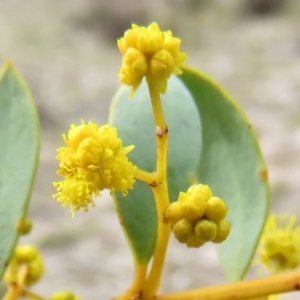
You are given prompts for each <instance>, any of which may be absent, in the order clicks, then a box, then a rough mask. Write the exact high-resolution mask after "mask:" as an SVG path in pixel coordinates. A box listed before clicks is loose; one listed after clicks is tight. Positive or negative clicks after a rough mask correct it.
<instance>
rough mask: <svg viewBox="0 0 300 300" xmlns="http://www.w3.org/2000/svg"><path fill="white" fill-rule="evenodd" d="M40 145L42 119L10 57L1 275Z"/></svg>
mask: <svg viewBox="0 0 300 300" xmlns="http://www.w3.org/2000/svg"><path fill="white" fill-rule="evenodd" d="M39 145H40V132H39V122H38V116H37V112H36V108H35V106H34V102H33V99H32V96H31V94H30V92H29V89H28V87H27V85H26V84H25V82H24V80H23V79H22V78H21V76H20V75H19V73H18V71H17V70H16V69H15V68H14V67H13V65H12V63H11V62H10V61H7V62H6V64H5V65H4V67H3V68H2V70H1V71H0V228H1V230H0V241H1V243H0V276H2V274H3V271H4V269H5V266H6V264H7V263H8V261H9V258H10V256H11V254H12V251H13V250H14V247H15V244H16V242H17V240H18V232H17V230H16V225H17V223H18V221H19V220H21V219H22V218H24V217H25V215H26V213H27V207H28V203H29V199H30V195H31V190H32V185H33V180H34V177H35V173H36V169H37V163H38V156H39Z"/></svg>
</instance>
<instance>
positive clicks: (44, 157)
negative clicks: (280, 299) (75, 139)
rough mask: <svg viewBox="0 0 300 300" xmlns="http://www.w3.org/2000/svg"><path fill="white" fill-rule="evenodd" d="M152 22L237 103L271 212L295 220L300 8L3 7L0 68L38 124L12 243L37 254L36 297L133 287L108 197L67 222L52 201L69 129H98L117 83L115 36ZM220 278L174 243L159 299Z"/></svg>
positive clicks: (286, 1) (203, 0)
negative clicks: (14, 75)
mask: <svg viewBox="0 0 300 300" xmlns="http://www.w3.org/2000/svg"><path fill="white" fill-rule="evenodd" d="M152 21H157V22H158V23H159V25H160V27H161V28H162V29H163V30H168V29H171V30H172V31H173V33H174V35H175V36H179V37H181V38H182V50H183V51H184V52H187V53H188V55H189V59H188V64H192V65H194V66H195V67H197V68H200V69H202V70H203V71H205V72H207V73H208V74H209V75H211V76H212V77H214V78H215V79H216V80H217V81H218V82H219V83H221V84H222V85H223V86H224V87H225V88H226V89H227V90H228V91H229V92H230V93H231V94H232V95H233V96H234V97H235V98H236V99H237V100H238V101H239V102H240V104H241V106H242V107H243V108H244V109H245V111H246V113H247V114H248V116H249V119H250V121H251V123H252V125H253V127H254V129H255V130H256V132H257V135H258V137H259V140H260V142H261V148H262V151H263V153H264V155H265V158H266V161H267V165H268V169H269V178H270V184H271V191H272V192H271V197H272V204H271V210H272V211H273V212H278V213H295V214H297V215H298V216H300V207H299V201H300V199H299V195H300V184H299V178H300V158H299V153H300V126H299V125H300V105H299V101H300V1H298V0H242V1H241V0H153V1H145V0H139V1H137V0H109V1H107V0H98V1H96V0H64V1H61V0H51V1H50V0H43V1H41V0H28V1H23V0H1V1H0V62H1V65H2V64H3V63H4V61H5V59H6V58H10V59H12V60H13V61H14V63H15V65H16V66H17V68H18V69H19V70H20V72H21V73H22V74H23V76H24V78H25V80H26V81H27V82H28V84H29V86H30V88H31V91H32V94H33V96H34V99H35V101H36V104H37V106H38V110H39V114H40V119H41V124H42V152H41V161H40V166H39V171H38V176H37V180H36V184H35V188H34V194H33V199H32V203H31V207H30V212H29V213H30V217H31V218H32V220H33V222H34V229H33V231H32V233H31V234H30V236H28V237H25V238H22V239H21V243H34V244H36V245H37V246H38V247H40V249H41V251H42V253H43V255H44V259H45V264H46V266H47V273H46V274H45V276H44V278H43V279H42V281H41V282H40V283H39V284H38V285H37V286H35V287H34V290H35V291H37V292H39V293H41V294H42V295H45V296H49V295H50V294H51V293H52V292H54V291H57V290H62V289H69V290H72V291H74V292H75V293H76V294H78V295H79V296H81V297H82V298H83V299H86V300H91V299H110V298H111V297H112V296H115V295H117V294H119V293H121V292H122V291H123V290H124V289H126V287H127V286H128V285H129V283H130V282H131V279H132V274H133V270H132V261H131V256H130V252H129V250H128V247H127V244H126V241H125V238H124V237H123V235H122V232H121V229H120V226H119V223H118V220H117V216H116V214H115V212H114V208H113V204H112V201H111V200H110V196H109V194H108V193H104V194H103V197H102V198H101V199H97V201H96V205H97V206H96V208H93V209H91V210H90V212H89V213H84V212H79V213H77V214H76V216H75V218H74V219H71V216H70V212H69V210H68V209H62V208H61V206H60V203H58V202H56V201H55V200H53V199H52V198H51V195H52V194H53V193H54V188H53V187H52V181H53V180H56V179H57V177H56V174H55V171H56V169H57V167H58V163H57V161H56V160H55V155H56V148H57V147H58V146H60V145H62V140H61V134H62V133H63V132H66V131H67V130H68V128H69V126H70V124H71V123H77V124H78V123H80V119H81V118H83V119H84V120H86V121H88V120H92V121H95V122H98V123H100V124H101V123H106V122H107V114H108V110H109V103H110V101H111V99H112V97H113V95H114V93H115V91H116V89H117V88H118V87H119V85H120V84H119V81H118V77H117V73H118V70H119V68H120V61H121V54H120V53H119V52H118V49H117V47H116V39H117V38H118V37H121V36H122V35H123V33H124V31H125V30H126V29H128V28H129V27H130V24H131V23H133V22H136V23H138V24H139V25H148V24H149V23H150V22H152ZM225 281H226V279H225V277H224V275H223V273H222V271H221V270H220V267H219V264H218V261H217V257H216V253H215V250H214V247H213V246H205V247H204V248H203V249H197V250H188V249H187V248H185V246H183V245H181V244H178V243H176V242H175V240H174V239H173V237H172V240H171V244H170V247H169V252H168V257H167V265H166V269H165V272H164V276H163V283H162V288H161V291H164V292H167V291H174V290H182V289H188V288H193V287H200V286H206V285H211V284H217V283H223V282H225ZM295 297H296V296H294V298H293V295H289V296H288V298H286V299H296V298H295ZM297 297H299V295H298V296H297Z"/></svg>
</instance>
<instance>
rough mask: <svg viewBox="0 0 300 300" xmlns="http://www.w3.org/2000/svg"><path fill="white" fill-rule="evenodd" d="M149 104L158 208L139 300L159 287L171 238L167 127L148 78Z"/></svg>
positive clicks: (154, 87) (157, 97) (156, 89)
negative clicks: (153, 243)
mask: <svg viewBox="0 0 300 300" xmlns="http://www.w3.org/2000/svg"><path fill="white" fill-rule="evenodd" d="M147 83H148V88H149V93H150V97H151V103H152V108H153V115H154V123H155V130H156V132H155V133H156V145H157V161H156V173H155V176H156V185H152V186H151V188H152V191H153V194H154V198H155V203H156V209H157V219H158V228H157V237H156V246H155V251H154V256H153V262H152V266H151V269H150V272H149V275H148V277H147V279H146V283H145V286H144V289H143V293H142V299H143V300H147V299H152V298H153V296H154V295H155V293H156V291H157V290H158V288H159V285H160V279H161V273H162V270H163V266H164V261H165V255H166V251H167V246H168V242H169V237H170V232H171V228H170V224H169V222H168V221H167V220H166V219H165V212H166V210H167V208H168V206H169V203H170V202H169V194H168V186H167V178H166V177H167V151H168V128H167V126H166V123H165V119H164V114H163V110H162V105H161V100H160V93H159V89H158V86H157V84H156V83H155V82H153V81H152V80H151V78H147Z"/></svg>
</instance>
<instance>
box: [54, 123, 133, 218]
mask: <svg viewBox="0 0 300 300" xmlns="http://www.w3.org/2000/svg"><path fill="white" fill-rule="evenodd" d="M63 139H64V141H65V143H66V146H65V147H61V148H59V149H58V154H57V159H58V160H59V161H60V164H59V167H60V168H59V170H58V171H57V174H59V175H61V176H63V177H64V180H63V181H59V182H54V186H55V187H56V189H57V193H56V194H55V195H53V197H54V198H56V199H57V200H58V201H60V202H62V205H63V206H65V205H70V207H71V212H72V214H73V213H74V210H75V211H77V210H79V209H80V208H83V209H84V210H87V209H88V206H89V205H94V201H93V198H95V197H97V196H100V195H101V193H100V192H101V191H102V190H104V189H109V190H110V191H111V192H114V191H121V192H122V193H123V194H124V195H126V194H127V191H128V189H131V188H132V187H133V184H134V182H135V180H134V178H133V175H134V172H135V170H136V167H135V166H134V165H133V164H132V163H131V162H130V161H129V160H128V158H127V154H128V153H129V152H130V151H131V150H132V149H133V148H134V147H133V146H129V147H123V145H122V141H121V139H120V138H119V137H118V135H117V129H116V128H114V127H109V126H108V125H104V126H100V127H99V126H98V125H97V124H95V123H92V122H89V123H88V124H85V123H84V122H83V121H82V124H81V125H78V126H76V125H72V126H71V129H70V130H69V133H68V135H63Z"/></svg>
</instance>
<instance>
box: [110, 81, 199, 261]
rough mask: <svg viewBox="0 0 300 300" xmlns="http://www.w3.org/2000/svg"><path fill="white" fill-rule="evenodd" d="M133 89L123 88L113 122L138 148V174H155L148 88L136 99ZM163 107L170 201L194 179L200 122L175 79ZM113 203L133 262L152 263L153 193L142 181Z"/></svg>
mask: <svg viewBox="0 0 300 300" xmlns="http://www.w3.org/2000/svg"><path fill="white" fill-rule="evenodd" d="M129 93H130V88H128V87H122V88H121V89H120V91H119V92H118V93H117V95H116V97H115V99H114V102H113V104H112V109H111V115H110V123H111V124H113V125H114V126H116V127H117V128H118V133H119V136H120V137H121V138H122V140H123V144H124V145H125V146H127V145H135V149H134V150H133V151H132V152H131V153H130V154H129V158H130V160H131V161H132V162H133V163H134V164H136V165H137V166H138V167H139V168H140V169H143V170H145V171H148V172H154V171H155V166H156V142H155V126H154V121H153V113H152V107H151V102H150V96H149V92H148V88H147V85H146V83H143V84H142V85H141V86H140V87H139V89H138V91H137V92H136V94H135V96H134V98H133V99H132V100H129V99H128V95H129ZM162 105H163V109H164V112H165V118H166V122H167V126H168V129H169V151H168V170H167V171H168V185H169V195H170V199H171V201H175V200H177V198H178V193H179V191H185V190H186V189H187V188H188V187H189V185H190V183H191V181H192V180H193V179H194V178H195V175H196V169H197V165H198V162H199V158H200V151H201V125H200V117H199V113H198V110H197V107H196V106H195V103H194V100H193V98H192V96H191V95H190V94H189V92H188V91H187V89H186V87H185V86H184V85H183V84H182V82H181V81H180V80H178V79H177V78H176V77H173V78H171V80H170V81H169V83H168V90H167V93H166V94H165V95H163V96H162ZM115 203H116V206H117V210H118V213H119V217H120V220H121V224H122V226H123V228H124V230H125V233H126V235H127V237H128V240H129V244H130V246H131V248H132V251H133V254H134V257H135V259H136V260H137V261H139V262H148V261H149V259H150V258H151V256H152V254H153V251H154V247H155V241H156V230H157V216H156V207H155V203H154V198H153V196H152V191H151V189H150V187H148V186H147V185H146V184H145V183H143V182H136V183H135V186H134V189H133V190H131V191H129V193H128V195H127V196H126V197H123V196H122V195H120V194H118V193H117V194H116V196H115Z"/></svg>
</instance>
